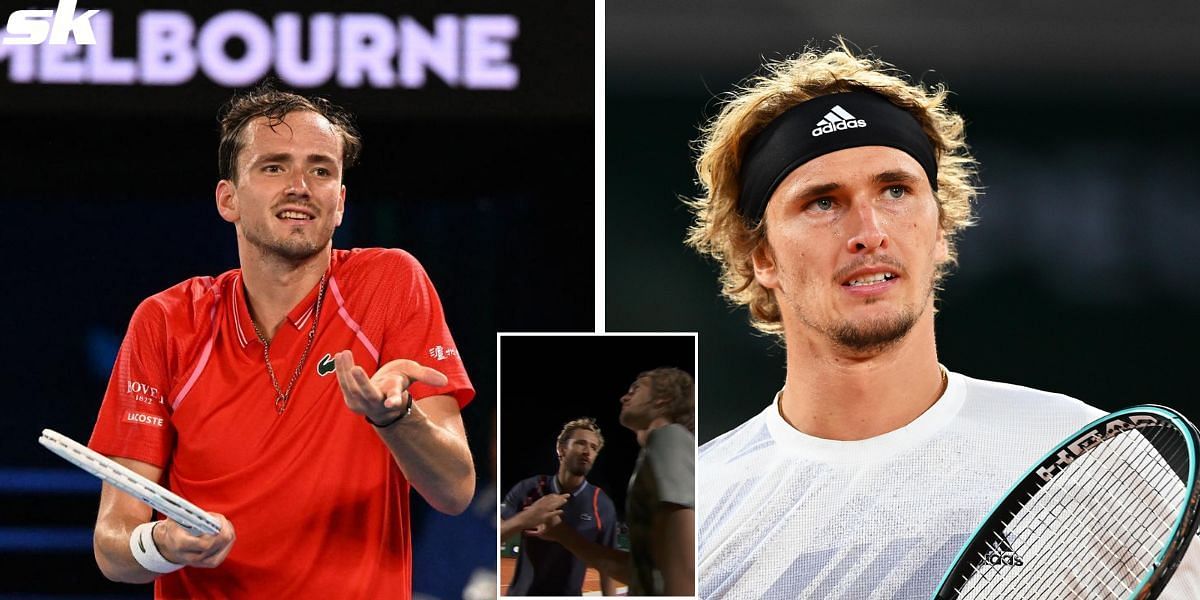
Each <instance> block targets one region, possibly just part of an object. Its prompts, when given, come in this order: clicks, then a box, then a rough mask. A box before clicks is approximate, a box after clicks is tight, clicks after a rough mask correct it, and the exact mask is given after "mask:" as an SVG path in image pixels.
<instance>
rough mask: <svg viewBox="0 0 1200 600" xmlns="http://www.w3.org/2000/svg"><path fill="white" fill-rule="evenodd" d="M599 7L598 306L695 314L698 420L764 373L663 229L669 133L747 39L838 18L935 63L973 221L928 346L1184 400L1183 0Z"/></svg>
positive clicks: (675, 153)
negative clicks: (968, 186)
mask: <svg viewBox="0 0 1200 600" xmlns="http://www.w3.org/2000/svg"><path fill="white" fill-rule="evenodd" d="M605 26H606V36H607V37H606V52H607V73H606V80H607V83H606V85H607V89H606V99H607V104H606V153H605V156H606V185H607V201H606V207H605V209H606V221H607V225H608V233H607V238H608V254H607V262H606V267H605V268H606V323H607V326H608V329H609V330H610V331H621V330H630V331H640V330H647V329H663V330H679V329H686V330H696V331H698V332H699V334H700V341H701V346H700V347H701V353H700V370H701V372H702V373H703V375H704V385H703V386H702V387H701V391H700V430H699V436H698V437H699V440H700V441H701V442H704V441H707V440H709V439H712V438H713V437H715V436H716V435H719V434H720V433H723V432H725V431H727V430H729V429H731V428H732V427H733V426H735V425H736V424H738V423H740V422H742V421H744V420H745V419H747V418H749V417H750V416H752V415H754V414H755V413H757V412H759V411H760V410H762V408H763V407H764V406H766V405H767V403H768V402H770V400H771V398H772V397H773V395H774V393H775V392H776V391H778V390H779V389H780V387H781V386H782V384H783V380H784V375H785V373H784V351H783V349H782V348H781V347H779V346H778V345H777V344H776V343H775V342H774V340H773V339H772V338H766V337H762V336H758V335H756V334H755V333H754V332H753V330H752V329H751V328H750V327H749V325H748V324H747V315H746V312H745V311H744V310H731V309H730V308H728V305H727V304H726V303H725V302H724V301H723V300H722V299H721V298H720V297H719V295H718V294H719V285H718V282H717V268H716V265H714V264H711V263H708V262H706V261H705V260H703V259H702V258H700V257H699V256H698V255H696V254H695V253H694V252H692V251H691V250H689V249H687V248H685V247H684V245H683V243H682V240H683V237H684V235H685V230H686V228H687V226H688V224H689V223H690V221H691V219H690V215H689V214H688V212H687V210H686V209H685V208H684V207H683V206H682V204H681V203H680V201H679V197H681V196H692V195H696V194H698V191H699V188H698V186H697V185H696V184H695V183H694V182H695V173H694V171H693V166H692V162H691V161H692V158H693V157H694V152H693V150H692V149H691V146H690V145H689V143H690V141H691V140H694V139H695V138H696V137H697V126H698V125H699V124H701V123H703V122H705V121H706V120H707V119H709V118H711V117H712V116H714V115H715V114H716V112H717V108H718V106H719V103H718V101H717V100H716V99H715V98H717V97H718V96H719V95H720V94H722V93H725V92H727V91H730V90H732V89H733V88H734V85H735V83H736V82H738V81H740V80H741V79H742V78H744V77H746V76H747V75H749V74H751V73H752V72H754V71H755V69H757V68H758V66H759V65H760V64H761V59H762V57H768V58H781V57H783V56H786V55H788V54H791V53H794V52H796V51H798V50H800V49H801V48H802V47H804V46H805V44H806V43H808V42H810V41H815V42H818V43H823V44H824V46H825V47H828V46H829V40H830V39H831V38H832V37H833V36H834V35H835V34H839V33H840V34H844V35H845V36H847V38H848V39H849V40H850V41H852V42H854V43H855V44H858V45H859V46H861V47H863V48H870V49H872V50H874V51H875V53H876V54H878V55H879V56H881V57H883V58H884V59H885V60H887V61H889V62H892V63H894V64H896V65H897V66H898V67H900V68H901V69H903V70H904V71H906V72H908V73H910V74H911V75H913V76H914V77H916V78H918V79H920V80H923V81H925V82H927V83H936V82H943V81H944V82H946V83H947V84H948V85H949V86H950V89H951V90H952V91H953V92H954V95H952V96H951V99H950V104H951V106H952V107H953V108H954V109H956V110H958V111H959V112H961V113H962V114H963V115H965V117H966V119H967V141H968V143H969V144H971V146H972V148H973V151H974V153H975V155H976V157H977V158H978V159H979V160H980V162H981V164H982V169H981V178H980V179H981V183H982V185H983V186H984V188H985V190H984V194H983V196H982V198H981V200H980V201H979V203H978V204H977V206H976V208H977V215H978V218H979V224H978V225H977V226H976V227H972V228H970V229H968V230H967V231H966V232H965V233H964V235H963V236H961V237H960V242H959V267H958V268H957V269H956V271H955V273H954V274H953V275H952V276H950V277H949V278H948V279H947V280H946V281H945V283H944V289H945V291H944V292H943V293H942V294H941V295H940V297H941V299H940V301H939V302H938V309H939V313H938V317H937V333H938V349H939V358H940V360H941V361H942V362H943V363H944V364H945V365H947V366H948V367H949V368H950V369H952V370H954V371H958V372H961V373H964V374H967V375H969V376H972V377H977V378H982V379H992V380H1000V381H1006V382H1011V383H1016V384H1021V385H1026V386H1031V387H1035V388H1040V389H1046V390H1051V391H1057V392H1062V393H1066V394H1069V395H1072V396H1075V397H1077V398H1080V399H1082V400H1084V401H1086V402H1088V403H1090V404H1093V405H1095V406H1098V407H1101V408H1105V409H1114V408H1118V407H1122V406H1127V405H1131V404H1137V403H1143V402H1155V403H1161V404H1168V405H1172V406H1175V407H1177V408H1180V409H1182V410H1183V411H1184V412H1185V413H1186V414H1188V415H1189V416H1190V417H1191V418H1192V419H1193V420H1196V419H1197V418H1198V417H1200V410H1198V408H1200V407H1198V406H1197V404H1196V401H1195V398H1194V395H1193V393H1192V390H1191V388H1192V385H1191V382H1190V374H1191V373H1192V372H1193V370H1194V368H1195V366H1194V365H1195V363H1196V359H1197V356H1198V353H1197V350H1196V347H1195V337H1196V334H1197V332H1200V326H1198V325H1197V319H1198V318H1200V233H1197V232H1200V192H1198V191H1197V190H1198V189H1200V187H1198V186H1197V183H1196V172H1197V166H1198V165H1200V146H1198V145H1197V143H1196V134H1197V132H1198V129H1197V120H1196V116H1195V115H1196V109H1197V106H1200V36H1197V35H1196V31H1198V30H1200V29H1197V27H1198V26H1200V5H1197V4H1196V3H1194V2H1184V1H1179V0H1172V1H1168V2H1160V3H1155V4H1154V5H1153V9H1152V10H1146V9H1142V8H1137V9H1135V8H1133V7H1132V6H1130V5H1127V4H1125V3H1120V2H1115V1H1111V0H1100V1H1089V2H1082V1H1074V0H1072V1H1069V2H1054V3H1044V2H970V3H959V2H951V1H950V0H937V1H934V2H922V3H903V2H902V3H897V2H886V1H884V0H864V1H856V2H840V3H839V2H820V3H817V2H805V3H799V2H783V1H766V0H752V1H749V2H739V3H717V2H701V3H696V2H684V1H682V0H668V1H666V2H656V3H640V2H634V1H632V0H610V1H609V2H608V5H607V14H606V21H605ZM618 240H619V243H617V242H618ZM663 307H669V309H667V310H664V309H663Z"/></svg>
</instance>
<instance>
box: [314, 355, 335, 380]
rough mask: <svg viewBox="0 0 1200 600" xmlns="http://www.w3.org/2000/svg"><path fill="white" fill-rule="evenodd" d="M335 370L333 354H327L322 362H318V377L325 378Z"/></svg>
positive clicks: (322, 358)
mask: <svg viewBox="0 0 1200 600" xmlns="http://www.w3.org/2000/svg"><path fill="white" fill-rule="evenodd" d="M333 369H334V364H333V355H332V354H326V355H325V356H322V357H321V360H319V361H317V375H320V376H321V377H324V376H326V375H328V374H330V373H332V372H333Z"/></svg>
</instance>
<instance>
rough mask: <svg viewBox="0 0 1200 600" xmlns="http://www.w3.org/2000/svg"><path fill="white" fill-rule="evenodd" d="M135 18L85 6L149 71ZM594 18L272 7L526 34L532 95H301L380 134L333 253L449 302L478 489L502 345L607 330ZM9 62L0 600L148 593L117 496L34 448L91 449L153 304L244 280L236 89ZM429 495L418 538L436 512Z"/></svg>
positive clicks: (2, 92) (548, 3)
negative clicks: (348, 251)
mask: <svg viewBox="0 0 1200 600" xmlns="http://www.w3.org/2000/svg"><path fill="white" fill-rule="evenodd" d="M243 5H244V3H243ZM130 6H131V5H129V4H121V3H112V2H106V3H101V2H91V3H89V2H82V1H81V2H80V7H79V9H80V10H83V9H85V8H111V9H112V11H113V13H114V20H115V25H114V30H115V34H114V35H115V36H116V38H117V47H116V49H115V51H116V53H117V54H118V55H125V56H130V55H133V54H134V52H135V50H134V49H133V47H132V45H133V44H134V41H133V40H134V35H133V33H132V30H133V28H134V27H135V24H136V17H137V14H138V11H139V10H140V9H138V10H135V9H132V8H130ZM32 7H33V8H44V7H45V6H32ZM234 7H236V5H235V4H233V3H228V2H226V3H189V2H183V1H177V2H173V3H166V4H160V5H159V6H158V7H156V8H158V9H174V10H186V11H189V12H190V14H192V16H193V19H194V20H195V21H196V22H197V24H201V23H203V22H204V20H205V19H207V18H209V17H211V16H212V15H213V14H216V13H217V12H219V11H220V10H224V9H228V8H234ZM19 8H31V6H30V5H28V4H26V3H17V5H16V6H10V3H7V2H6V3H4V4H3V5H0V25H2V24H3V20H5V19H7V15H8V13H9V12H11V11H12V10H16V9H19ZM593 10H594V7H593V6H591V5H588V4H586V3H585V4H578V3H570V2H558V1H552V0H544V1H539V2H532V3H518V4H515V5H513V6H511V7H497V6H495V3H481V2H470V1H459V2H452V3H445V2H439V3H434V2H417V3H412V2H409V3H403V4H401V5H395V4H390V3H388V4H382V3H367V2H350V3H339V4H338V6H337V7H336V8H331V7H329V6H327V5H325V4H321V3H313V2H299V3H297V2H291V3H286V4H281V5H279V6H278V7H275V8H273V9H268V8H264V7H262V5H261V4H258V3H256V4H255V8H254V11H255V12H256V13H257V14H260V15H262V16H264V17H266V18H269V16H270V15H272V14H274V13H276V12H283V11H291V12H299V13H302V14H311V13H313V12H319V11H323V12H338V13H340V12H343V11H345V12H351V11H358V12H361V11H369V12H377V13H380V14H385V15H388V16H399V15H413V16H415V17H417V18H418V19H423V20H425V22H426V23H428V22H429V19H431V18H432V17H433V16H434V15H437V14H443V13H446V14H469V13H489V14H490V13H504V14H513V15H516V17H517V18H518V19H519V21H520V27H521V29H520V34H519V35H518V37H517V40H516V41H515V42H514V44H513V55H512V57H511V59H510V62H512V63H513V64H515V65H517V66H518V68H519V69H520V73H521V80H520V85H519V86H518V88H517V89H516V90H512V91H474V90H463V89H454V88H451V87H449V86H446V85H439V84H438V82H437V80H436V77H434V76H430V81H431V83H430V84H429V85H428V86H427V87H426V88H422V89H418V90H402V89H394V90H393V89H369V88H364V89H358V90H342V89H339V88H337V87H336V86H327V87H323V88H318V89H315V90H300V91H301V92H302V93H315V94H317V95H325V96H327V97H329V98H331V99H332V100H334V101H335V102H337V103H339V104H342V105H344V106H345V107H346V108H348V109H350V110H351V111H352V112H356V113H357V114H358V124H359V128H360V129H361V131H362V132H363V137H364V143H365V147H364V152H363V155H362V161H361V164H360V165H359V166H358V167H355V168H352V169H350V170H349V171H348V172H347V173H346V176H345V183H346V186H347V188H348V192H347V203H346V215H345V223H344V224H343V226H342V227H341V228H340V229H339V230H338V231H337V233H336V235H335V237H334V246H335V247H338V248H350V247H368V246H385V247H400V248H404V249H406V250H408V251H409V252H411V253H412V254H414V255H415V256H416V257H417V258H418V259H419V260H420V261H421V262H422V263H423V264H424V266H425V268H426V270H427V271H428V273H429V275H430V277H431V278H432V279H433V282H434V284H435V286H436V287H437V289H438V292H439V294H440V296H441V299H442V303H443V306H444V308H445V313H446V318H447V321H448V322H449V324H450V327H451V330H452V331H453V333H454V337H455V340H456V342H457V345H458V347H459V349H460V351H461V353H462V356H463V358H464V361H465V363H466V366H467V369H468V372H469V373H470V375H471V379H472V381H473V382H474V384H475V386H476V389H477V392H478V393H477V396H476V398H475V400H474V401H473V402H472V404H471V405H469V406H468V407H467V408H466V409H465V410H464V414H463V418H464V421H465V423H466V426H467V432H468V437H469V439H470V442H471V446H472V451H473V453H474V456H475V458H476V472H477V473H478V475H479V477H480V479H481V481H480V483H479V486H478V487H479V489H484V488H485V487H486V479H487V474H488V473H489V472H490V469H491V467H490V464H489V461H490V459H489V451H488V443H489V439H490V438H491V435H492V432H491V422H492V421H491V418H492V413H493V411H494V407H495V403H496V388H495V381H496V372H495V365H496V356H495V348H496V341H495V339H496V338H495V335H496V333H495V332H496V331H501V330H548V331H554V330H575V331H579V330H583V331H590V330H591V329H592V326H593V318H594V310H593V295H594V293H593V281H594V280H593V270H592V265H593V218H592V215H593V210H594V208H593V205H594V201H593V193H592V189H593V181H594V166H593V162H592V160H591V157H592V155H593V150H594V114H593V112H594V110H593V101H594V90H593V64H594V57H593V52H594V24H593V20H594V17H593ZM231 52H236V49H233V50H231ZM9 67H10V65H9V63H8V62H6V61H4V60H0V128H2V129H0V130H2V131H3V132H4V139H3V144H2V146H0V148H3V149H2V150H0V175H2V176H3V182H4V184H3V186H2V187H0V210H3V218H0V250H2V251H3V253H4V255H5V256H6V257H7V258H8V261H7V268H6V269H5V277H4V279H5V282H4V284H3V285H4V293H3V294H2V298H3V300H0V302H2V303H3V304H2V305H0V314H2V315H3V317H0V318H2V319H3V323H2V326H3V332H4V341H3V343H2V344H0V348H2V349H0V363H2V364H5V365H9V367H8V368H7V369H5V371H6V373H7V376H8V384H7V385H8V389H9V390H10V393H9V395H8V397H7V399H6V402H5V404H6V406H7V408H6V410H5V417H4V418H3V419H2V420H0V457H2V459H0V596H6V595H13V594H25V595H39V594H40V595H56V597H57V595H62V594H74V595H76V596H83V595H87V594H92V595H96V594H109V595H118V594H128V593H135V594H137V595H139V596H144V595H146V594H148V589H149V588H148V586H140V587H134V586H126V585H120V584H110V583H107V582H105V581H103V578H102V577H101V575H100V574H99V571H98V570H97V569H96V567H95V564H94V561H93V559H92V553H91V527H92V525H93V523H94V521H95V514H96V505H97V504H96V503H97V492H98V490H99V484H98V482H96V481H95V480H93V479H91V478H90V477H89V476H87V475H86V474H83V473H82V472H79V471H75V470H73V469H72V468H71V467H70V466H68V465H67V464H66V463H65V462H63V461H61V460H60V459H58V458H57V457H54V456H52V455H51V454H50V453H49V452H46V451H45V450H43V449H41V448H40V447H39V446H38V445H37V443H36V439H37V434H38V432H39V431H40V430H41V429H42V428H44V427H49V428H53V429H56V430H58V431H60V432H62V433H64V434H66V435H68V436H70V437H72V438H74V439H76V440H80V441H86V440H87V439H88V437H89V436H90V434H91V429H92V425H93V423H94V420H95V415H96V412H97V409H98V407H99V404H100V400H101V398H102V396H103V391H104V386H105V385H106V383H107V380H108V377H109V374H110V372H111V369H112V360H113V357H114V355H115V352H116V347H117V345H118V344H119V343H120V340H121V338H122V337H123V336H124V332H125V327H126V325H127V324H128V320H129V317H130V315H131V314H132V312H133V310H134V308H135V307H136V306H137V304H138V303H139V302H140V301H141V300H142V299H143V298H145V297H147V296H149V295H151V294H154V293H156V292H158V291H160V290H162V289H164V288H166V287H168V286H170V285H173V284H175V283H177V282H179V281H181V280H183V279H186V278H188V277H191V276H194V275H201V274H204V275H217V274H219V273H221V272H223V271H226V270H228V269H231V268H235V267H237V253H236V250H237V248H236V242H235V237H234V232H233V229H232V227H231V226H230V225H229V224H227V223H225V222H224V221H222V220H221V219H220V217H219V216H218V215H217V213H216V210H215V206H214V200H213V190H214V188H215V185H216V182H217V175H216V146H217V140H218V136H217V120H216V114H217V109H218V107H219V106H220V105H221V104H222V103H223V102H224V101H225V100H227V99H228V98H229V97H230V96H231V95H232V93H233V91H234V90H232V89H227V88H222V87H218V86H216V85H214V84H212V83H211V82H209V81H208V80H206V79H203V78H198V79H196V80H194V81H193V82H191V83H189V84H188V85H185V86H183V87H180V88H147V87H117V86H112V87H105V86H77V85H46V84H18V83H12V82H11V81H10V80H9V76H8V69H9ZM614 406H615V405H614ZM417 498H419V496H417V495H416V494H414V507H415V508H414V513H415V517H414V529H415V531H414V534H415V535H414V537H417V536H419V535H420V528H421V519H422V516H423V514H424V513H425V511H427V510H428V508H427V507H426V506H425V505H424V504H423V502H421V501H420V500H418V499H417ZM484 543H487V544H489V545H490V544H492V543H493V542H492V541H491V540H486V541H485V542H484ZM418 588H419V576H418ZM93 597H94V596H93Z"/></svg>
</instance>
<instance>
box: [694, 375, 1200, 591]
mask: <svg viewBox="0 0 1200 600" xmlns="http://www.w3.org/2000/svg"><path fill="white" fill-rule="evenodd" d="M947 380H948V385H947V387H946V391H945V393H944V394H943V395H942V397H941V398H940V399H939V400H938V401H937V402H936V403H934V405H933V406H932V407H930V408H929V410H927V411H925V413H924V414H922V415H921V416H920V417H918V418H917V419H916V420H915V421H913V422H912V423H909V424H908V425H906V426H904V427H902V428H900V429H897V430H895V431H892V432H889V433H885V434H883V435H880V436H877V437H873V438H870V439H866V440H860V441H851V442H844V441H834V440H826V439H820V438H815V437H812V436H809V435H805V434H803V433H801V432H799V431H797V430H796V429H794V428H792V427H791V426H790V425H788V424H787V422H785V421H784V420H783V418H782V417H781V416H780V413H779V396H778V395H777V396H776V400H775V402H773V403H771V405H770V406H768V407H767V408H766V409H765V410H763V411H762V412H761V413H759V414H758V415H757V416H755V417H754V418H752V419H750V420H749V421H747V422H745V423H743V424H742V425H740V426H739V427H737V428H736V429H734V430H733V431H730V432H728V433H726V434H724V435H722V436H721V437H719V438H717V439H715V440H713V441H711V442H709V443H707V444H705V445H704V446H702V447H701V448H700V451H699V465H698V468H697V469H696V471H697V477H698V479H697V481H696V490H697V506H696V508H697V515H698V517H699V524H698V530H697V531H698V539H697V543H698V550H699V552H698V560H699V563H698V570H699V578H700V586H699V590H698V592H699V597H701V598H721V597H729V598H759V597H762V598H789V599H791V598H811V599H814V600H817V599H819V600H827V599H836V598H846V599H854V600H859V599H884V598H887V599H891V598H897V599H909V598H912V599H927V598H929V597H930V596H932V595H933V592H934V591H935V590H936V589H937V587H938V584H939V583H940V582H941V579H942V576H943V575H944V574H945V572H946V570H947V569H948V568H949V567H950V564H951V562H953V560H954V558H955V556H956V555H957V554H958V551H959V549H960V548H961V547H962V546H963V544H965V543H966V541H967V540H968V538H969V537H970V535H971V534H972V533H973V532H974V531H975V528H976V527H977V526H978V525H979V523H980V522H981V521H982V520H983V519H984V518H985V517H986V516H987V515H988V513H989V512H990V511H991V509H992V507H993V506H994V505H995V504H996V502H998V501H999V500H1000V498H1001V497H1002V496H1003V495H1004V494H1005V492H1007V491H1008V488H1009V487H1010V486H1011V485H1012V484H1013V483H1015V482H1016V481H1017V479H1018V478H1019V477H1021V476H1022V475H1024V473H1025V472H1026V471H1027V470H1028V469H1029V468H1030V467H1031V466H1032V465H1033V464H1034V462H1035V461H1037V460H1039V459H1041V458H1042V456H1043V455H1044V454H1045V453H1046V452H1048V451H1049V450H1050V449H1052V448H1053V447H1054V446H1055V445H1057V444H1058V443H1059V442H1061V441H1062V440H1063V439H1064V438H1066V437H1067V436H1068V435H1070V434H1071V433H1074V432H1075V431H1076V430H1077V429H1079V428H1080V427H1082V426H1083V425H1085V424H1087V423H1088V422H1090V421H1092V420H1094V419H1096V418H1097V417H1099V416H1101V415H1102V414H1104V413H1103V412H1102V411H1100V410H1098V409H1096V408H1093V407H1091V406H1088V405H1086V404H1084V403H1083V402H1080V401H1078V400H1075V399H1074V398H1070V397H1067V396H1063V395H1061V394H1052V393H1048V392H1042V391H1038V390H1033V389H1029V388H1024V387H1020V386H1015V385H1009V384H1004V383H995V382H990V381H980V380H977V379H971V378H969V377H966V376H963V375H960V374H958V373H949V374H948V378H947ZM1013 550H1014V551H1015V552H1017V553H1018V554H1019V553H1020V548H1014V549H1013ZM1189 558H1191V556H1189ZM1173 583H1174V582H1173Z"/></svg>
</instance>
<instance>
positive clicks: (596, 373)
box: [498, 333, 697, 596]
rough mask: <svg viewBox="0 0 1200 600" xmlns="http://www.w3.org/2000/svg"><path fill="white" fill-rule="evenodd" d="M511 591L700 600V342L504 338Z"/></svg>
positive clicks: (692, 337)
mask: <svg viewBox="0 0 1200 600" xmlns="http://www.w3.org/2000/svg"><path fill="white" fill-rule="evenodd" d="M498 346H499V348H498V353H499V361H498V362H499V365H498V370H499V377H498V379H499V381H498V388H499V390H500V396H499V407H500V408H499V423H500V424H499V428H500V444H499V449H500V457H499V466H500V475H499V481H500V494H501V505H500V553H501V559H500V563H501V564H500V589H501V592H502V593H503V594H504V595H507V596H578V595H600V594H603V595H606V596H612V595H627V596H694V595H695V555H696V554H695V452H696V435H695V431H696V427H695V422H696V408H695V399H696V383H697V377H696V375H697V374H696V351H697V338H696V334H695V333H628V334H625V333H622V334H586V333H572V334H548V333H538V334H522V333H501V334H499V336H498Z"/></svg>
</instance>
